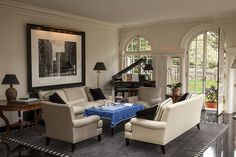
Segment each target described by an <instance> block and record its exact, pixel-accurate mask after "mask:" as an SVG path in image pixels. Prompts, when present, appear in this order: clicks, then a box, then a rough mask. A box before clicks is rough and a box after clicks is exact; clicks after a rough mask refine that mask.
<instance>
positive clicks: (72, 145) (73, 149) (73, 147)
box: [71, 143, 76, 152]
mask: <svg viewBox="0 0 236 157" xmlns="http://www.w3.org/2000/svg"><path fill="white" fill-rule="evenodd" d="M75 146H76V143H72V144H71V152H74V151H75Z"/></svg>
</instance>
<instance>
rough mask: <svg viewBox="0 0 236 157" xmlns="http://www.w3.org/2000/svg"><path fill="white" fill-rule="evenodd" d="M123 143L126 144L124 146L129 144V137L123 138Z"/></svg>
mask: <svg viewBox="0 0 236 157" xmlns="http://www.w3.org/2000/svg"><path fill="white" fill-rule="evenodd" d="M125 144H126V146H129V139H128V138H126V139H125Z"/></svg>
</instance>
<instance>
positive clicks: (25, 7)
mask: <svg viewBox="0 0 236 157" xmlns="http://www.w3.org/2000/svg"><path fill="white" fill-rule="evenodd" d="M0 9H6V10H7V11H16V12H20V13H24V14H27V15H32V14H33V15H37V16H43V17H44V18H45V17H47V18H48V17H51V18H54V19H58V18H60V19H64V20H67V21H71V22H79V23H80V22H82V23H89V24H97V25H102V26H106V27H111V28H116V29H117V28H121V26H120V25H115V24H112V23H108V22H104V21H99V20H95V19H91V18H87V17H82V16H78V15H73V14H69V13H64V12H60V11H55V10H50V9H46V8H42V7H37V6H35V5H29V4H25V3H21V2H13V1H9V0H8V1H7V0H1V1H0Z"/></svg>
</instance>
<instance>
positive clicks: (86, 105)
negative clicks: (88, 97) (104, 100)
mask: <svg viewBox="0 0 236 157" xmlns="http://www.w3.org/2000/svg"><path fill="white" fill-rule="evenodd" d="M73 106H80V107H82V108H84V109H88V108H92V107H97V106H100V104H99V103H96V102H94V101H87V102H80V103H77V104H74V105H73Z"/></svg>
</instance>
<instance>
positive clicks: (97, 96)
mask: <svg viewBox="0 0 236 157" xmlns="http://www.w3.org/2000/svg"><path fill="white" fill-rule="evenodd" d="M89 90H90V92H91V95H92V97H93V99H94V100H95V101H97V100H101V99H106V97H105V96H104V94H103V93H102V90H101V89H100V88H95V89H89Z"/></svg>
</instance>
